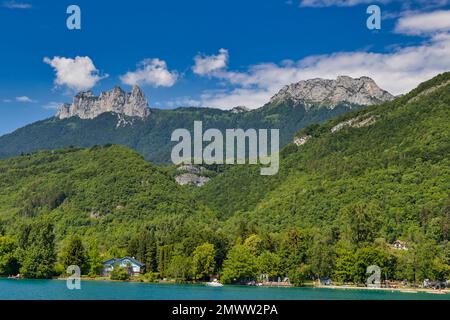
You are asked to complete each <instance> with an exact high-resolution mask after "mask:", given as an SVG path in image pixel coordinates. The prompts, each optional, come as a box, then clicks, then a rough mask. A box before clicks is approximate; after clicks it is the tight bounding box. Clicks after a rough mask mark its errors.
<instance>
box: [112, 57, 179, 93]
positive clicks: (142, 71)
mask: <svg viewBox="0 0 450 320" xmlns="http://www.w3.org/2000/svg"><path fill="white" fill-rule="evenodd" d="M178 77H179V75H178V73H177V72H176V71H169V70H168V69H167V63H166V62H165V61H163V60H160V59H146V60H143V61H142V62H141V63H140V64H139V65H138V68H137V69H136V71H133V72H127V73H126V74H125V75H123V76H121V77H120V79H121V80H122V82H123V83H125V84H128V85H138V84H139V85H150V86H153V87H172V86H173V85H174V84H175V83H176V82H177V80H178Z"/></svg>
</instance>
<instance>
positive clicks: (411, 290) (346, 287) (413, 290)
mask: <svg viewBox="0 0 450 320" xmlns="http://www.w3.org/2000/svg"><path fill="white" fill-rule="evenodd" d="M67 279H68V278H54V279H53V280H60V281H67ZM24 280H27V279H24ZM81 280H82V281H83V280H84V281H93V282H95V281H98V282H116V283H143V284H156V285H158V284H159V285H192V286H202V285H203V286H204V285H206V283H207V282H176V281H171V280H166V281H163V280H161V281H158V282H148V281H143V280H138V279H130V280H127V281H121V280H111V279H109V278H81ZM225 286H228V287H233V286H241V287H256V288H285V289H291V288H304V289H331V290H367V291H387V292H400V293H410V294H412V293H428V294H437V295H448V294H450V289H442V290H434V289H427V288H413V287H403V288H382V287H381V288H370V287H358V286H353V285H340V286H339V285H330V286H317V285H313V284H309V285H304V286H301V287H295V286H292V285H291V286H285V285H283V286H276V285H259V286H248V285H237V284H228V285H225Z"/></svg>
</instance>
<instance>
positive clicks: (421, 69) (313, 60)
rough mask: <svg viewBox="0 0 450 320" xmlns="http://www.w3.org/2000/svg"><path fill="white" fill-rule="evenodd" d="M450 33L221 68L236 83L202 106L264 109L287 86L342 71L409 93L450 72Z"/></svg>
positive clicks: (209, 95) (221, 76) (218, 75)
mask: <svg viewBox="0 0 450 320" xmlns="http://www.w3.org/2000/svg"><path fill="white" fill-rule="evenodd" d="M449 53H450V35H449V34H440V35H436V36H434V37H433V38H432V39H431V40H429V41H428V42H426V43H424V44H421V45H417V46H410V47H404V48H398V49H396V50H395V51H393V52H391V53H372V52H365V51H357V52H340V53H334V54H328V55H318V56H310V57H307V58H305V59H302V60H300V61H296V62H294V61H284V62H283V63H281V64H274V63H262V64H257V65H254V66H251V67H249V68H248V70H247V71H246V72H233V71H221V72H219V73H215V74H214V76H215V77H216V78H218V79H219V80H222V81H225V82H226V83H228V84H229V85H231V86H232V89H230V90H225V91H220V92H213V93H211V92H208V93H206V94H204V95H203V96H202V105H203V106H212V107H216V108H221V109H230V108H233V107H236V106H238V105H244V106H247V107H249V108H258V107H261V106H262V105H263V104H264V103H265V102H268V101H269V99H270V98H271V97H272V96H273V95H274V94H275V93H277V92H278V91H279V90H280V89H281V88H282V87H283V86H284V85H286V84H290V83H294V82H298V81H300V80H307V79H311V78H318V77H319V78H328V79H335V78H336V77H337V76H339V75H348V76H351V77H361V76H369V77H371V78H373V79H374V80H375V81H376V82H377V84H378V85H379V86H380V87H381V88H383V89H385V90H388V91H389V92H391V93H392V94H395V95H397V94H402V93H407V92H408V91H410V90H411V89H413V88H415V87H416V86H417V85H418V84H420V83H421V82H423V81H425V80H428V79H430V78H432V77H433V76H435V75H437V74H439V73H442V72H445V71H449V70H450V54H449Z"/></svg>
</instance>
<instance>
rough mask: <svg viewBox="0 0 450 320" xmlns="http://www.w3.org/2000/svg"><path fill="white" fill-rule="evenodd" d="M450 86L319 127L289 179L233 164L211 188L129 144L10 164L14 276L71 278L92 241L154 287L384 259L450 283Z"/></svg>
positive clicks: (7, 265) (2, 202) (4, 181)
mask: <svg viewBox="0 0 450 320" xmlns="http://www.w3.org/2000/svg"><path fill="white" fill-rule="evenodd" d="M449 81H450V73H447V74H444V75H441V76H438V77H436V78H434V79H432V80H430V81H428V82H426V83H424V84H422V85H421V86H420V87H419V88H417V89H416V90H414V91H412V92H411V93H410V94H408V95H405V96H403V97H401V98H398V99H396V100H395V101H393V102H390V103H386V104H383V105H379V106H373V107H368V108H364V109H360V110H357V111H355V112H350V113H348V114H346V115H344V116H342V117H340V118H337V119H333V120H330V121H328V122H326V123H325V124H323V125H311V126H308V127H307V128H305V129H303V130H301V131H300V132H298V133H297V136H298V137H308V139H309V140H307V142H306V143H305V144H303V145H300V146H297V145H295V144H289V145H288V146H287V147H286V148H284V149H283V150H282V151H281V163H280V173H279V174H278V175H276V176H261V175H260V174H259V173H260V171H259V168H258V167H256V166H233V167H230V168H228V169H227V170H225V171H224V172H223V173H221V174H218V175H217V176H216V177H214V178H213V179H212V180H211V181H210V182H209V183H207V184H206V185H205V186H204V187H202V188H194V187H180V186H178V185H176V183H175V182H174V181H173V178H172V176H171V175H170V174H169V171H168V169H167V170H166V169H164V168H160V167H156V166H154V165H152V164H149V163H147V162H146V161H145V160H144V158H143V157H141V156H140V155H138V154H137V153H135V152H133V151H130V150H128V149H125V148H124V147H119V146H105V147H93V148H90V149H76V148H71V149H70V148H69V149H64V150H58V151H55V152H50V151H48V152H38V153H36V154H33V155H22V156H20V157H16V158H12V159H9V160H3V161H1V162H0V219H1V220H0V221H1V222H0V225H1V227H0V228H1V229H2V230H3V233H4V236H2V237H0V274H8V272H11V270H21V273H23V274H26V275H28V276H30V277H42V276H49V275H51V274H52V272H53V271H52V270H47V271H46V272H41V271H40V270H41V268H40V265H36V264H39V261H41V262H42V261H47V262H48V261H53V260H54V261H56V267H55V268H56V270H63V269H61V268H59V269H58V266H60V265H61V266H66V265H70V263H73V262H74V261H72V260H71V259H70V258H67V256H68V255H67V252H68V251H69V252H71V251H70V250H69V249H70V248H73V246H82V247H83V248H84V249H85V251H86V254H85V255H86V257H85V259H84V260H83V259H81V258H80V261H85V264H86V270H90V272H91V274H95V273H96V268H95V265H96V264H98V261H100V260H99V259H100V258H99V257H101V258H102V259H105V258H109V257H112V256H118V255H125V254H128V255H130V256H135V257H136V258H138V259H140V260H141V261H144V262H145V263H146V267H147V271H148V273H149V277H150V278H151V279H156V278H174V279H178V280H189V279H207V278H208V276H209V275H210V274H211V273H219V274H220V277H221V280H222V281H223V282H240V281H248V280H249V279H256V278H258V277H259V275H260V274H267V275H268V276H269V278H271V279H276V278H277V277H283V276H289V278H290V279H291V281H292V282H293V283H295V284H302V283H303V282H304V281H306V280H308V279H313V278H318V277H324V276H329V277H332V278H333V280H335V281H340V282H355V283H362V282H364V281H365V279H366V268H367V266H369V265H373V264H376V265H378V266H380V267H381V269H382V275H383V278H384V279H397V280H403V279H407V280H408V281H410V282H419V281H422V280H424V279H435V280H443V279H447V278H448V276H449V275H450V274H449V273H450V266H449V262H450V245H449V240H450V191H449V190H450V158H449V150H450V125H449V119H450V82H449ZM350 120H351V121H350ZM369 120H370V121H369ZM344 124H345V125H344ZM39 230H46V232H45V234H47V235H48V234H53V233H54V235H55V239H56V240H53V239H52V237H49V236H44V235H43V234H42V232H39ZM53 230H54V231H53ZM30 239H31V240H30ZM33 239H35V240H34V241H35V242H36V243H40V246H39V248H41V249H42V248H43V249H42V250H44V252H40V251H39V250H38V249H36V247H35V246H33ZM395 240H401V241H402V242H403V243H406V244H407V247H408V250H396V249H394V248H393V247H392V243H393V242H394V241H395ZM42 244H43V245H42ZM54 246H55V247H54ZM68 248H69V249H68ZM84 249H83V250H84ZM83 250H81V251H77V252H84V251H83ZM80 255H84V253H83V254H80ZM29 256H37V257H39V258H38V259H32V261H33V263H31V262H30V261H29V260H30V259H27V257H29ZM52 257H53V258H52ZM52 259H53V260H52ZM41 264H42V265H44V263H43V262H42V263H41ZM45 265H48V263H47V264H45ZM86 272H87V271H86Z"/></svg>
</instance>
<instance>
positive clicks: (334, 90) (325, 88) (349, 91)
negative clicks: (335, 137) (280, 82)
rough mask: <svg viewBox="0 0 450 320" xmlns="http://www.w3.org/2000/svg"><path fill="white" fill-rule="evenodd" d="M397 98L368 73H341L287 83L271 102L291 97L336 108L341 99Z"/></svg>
mask: <svg viewBox="0 0 450 320" xmlns="http://www.w3.org/2000/svg"><path fill="white" fill-rule="evenodd" d="M394 98H395V97H394V96H393V95H391V94H390V93H389V92H387V91H385V90H383V89H381V88H380V87H378V85H377V84H376V83H375V81H373V80H372V79H371V78H369V77H361V78H358V79H354V78H351V77H348V76H339V77H338V78H337V79H336V80H328V79H319V78H317V79H312V80H306V81H300V82H297V83H294V84H291V85H288V86H285V87H284V88H283V89H281V90H280V92H278V93H277V94H276V95H275V96H274V97H273V98H272V100H271V102H272V103H280V102H283V101H287V100H290V101H292V102H294V104H303V105H305V107H306V108H307V109H309V108H310V107H311V106H313V105H316V106H326V107H327V108H330V109H333V108H334V107H336V106H337V105H339V104H342V103H348V104H355V105H362V106H366V105H373V104H380V103H383V102H387V101H391V100H393V99H394Z"/></svg>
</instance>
